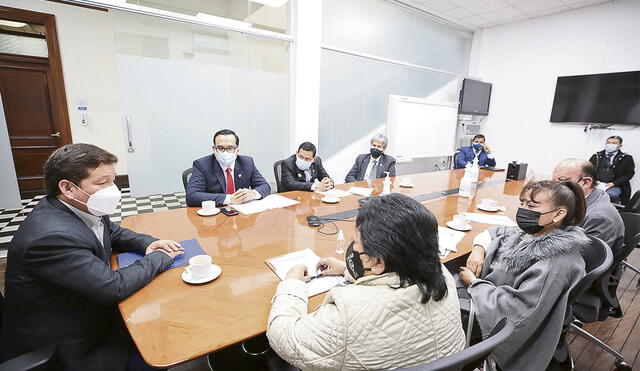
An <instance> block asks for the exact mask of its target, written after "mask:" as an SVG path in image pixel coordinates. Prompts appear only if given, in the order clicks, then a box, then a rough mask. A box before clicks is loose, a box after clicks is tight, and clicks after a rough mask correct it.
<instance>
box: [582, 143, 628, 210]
mask: <svg viewBox="0 0 640 371" xmlns="http://www.w3.org/2000/svg"><path fill="white" fill-rule="evenodd" d="M621 147H622V138H621V137H619V136H617V135H613V136H610V137H609V138H607V142H606V143H605V145H604V149H603V150H602V151H600V152H596V153H594V154H593V156H591V158H590V159H589V162H591V163H592V164H593V166H594V167H595V169H596V178H597V181H598V183H599V184H598V188H600V187H602V189H604V190H606V192H607V194H608V195H609V197H610V198H611V202H621V203H622V204H626V203H627V201H629V197H631V184H630V183H629V181H630V180H631V178H633V175H634V174H635V168H636V165H635V164H634V163H633V157H631V155H630V154H628V153H625V152H622V151H621V150H620V148H621Z"/></svg>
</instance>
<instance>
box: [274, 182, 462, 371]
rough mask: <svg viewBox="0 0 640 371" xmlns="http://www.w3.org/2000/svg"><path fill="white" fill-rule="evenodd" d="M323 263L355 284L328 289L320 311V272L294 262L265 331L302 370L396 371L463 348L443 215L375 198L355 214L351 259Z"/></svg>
mask: <svg viewBox="0 0 640 371" xmlns="http://www.w3.org/2000/svg"><path fill="white" fill-rule="evenodd" d="M415 226H420V227H421V228H415ZM316 270H318V271H321V273H320V274H321V275H322V274H323V275H340V274H344V275H345V276H346V277H347V279H348V280H349V281H352V282H353V284H351V285H346V286H339V287H335V288H333V289H331V290H330V291H329V293H328V294H327V296H326V297H325V299H324V302H323V304H322V305H320V306H319V307H318V308H317V309H316V310H315V311H314V312H313V313H308V300H309V298H308V296H309V293H308V288H307V284H306V283H305V282H306V281H309V280H310V279H311V276H315V275H316V272H315V271H314V272H308V271H307V267H306V266H304V265H298V266H295V267H293V268H291V270H289V272H288V273H287V276H286V279H285V280H284V281H282V282H281V283H280V284H279V285H278V287H277V289H276V293H275V296H274V297H273V300H272V303H273V305H272V307H271V312H270V313H269V320H268V328H267V337H268V338H269V344H270V345H271V347H272V348H273V350H274V351H275V352H276V353H277V354H278V355H279V356H280V357H282V358H283V359H284V360H285V361H287V362H289V363H291V364H293V365H295V366H296V367H299V368H301V369H302V370H391V369H396V368H400V367H408V366H414V365H418V364H422V363H426V362H429V361H432V360H436V359H438V358H441V357H445V356H447V355H451V354H454V353H457V352H459V351H461V350H462V349H463V348H464V345H465V338H464V332H463V330H462V323H461V318H460V306H459V302H458V295H457V293H456V287H455V281H454V279H453V277H452V276H451V274H450V273H449V272H448V271H447V269H446V268H445V267H444V266H443V265H442V264H441V263H440V259H439V258H438V221H437V219H436V218H435V216H434V215H433V214H432V213H431V212H430V211H429V210H428V209H427V208H426V207H425V206H424V205H422V204H420V203H419V202H418V201H416V200H413V199H411V198H409V197H407V196H405V195H402V194H398V193H392V194H389V195H386V196H382V197H374V198H373V199H372V200H371V201H370V202H368V203H367V204H365V205H364V206H362V208H361V209H360V211H359V213H358V216H357V219H356V231H355V233H354V235H353V241H352V242H351V244H350V245H349V247H348V248H347V250H346V256H345V260H344V261H340V260H338V259H335V258H324V259H320V260H319V261H318V263H317V266H316Z"/></svg>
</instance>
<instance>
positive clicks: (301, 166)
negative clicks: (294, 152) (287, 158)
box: [296, 156, 311, 171]
mask: <svg viewBox="0 0 640 371" xmlns="http://www.w3.org/2000/svg"><path fill="white" fill-rule="evenodd" d="M296 166H297V167H298V169H300V170H302V171H305V170H308V169H309V167H311V162H307V161H305V160H301V159H300V157H298V156H296Z"/></svg>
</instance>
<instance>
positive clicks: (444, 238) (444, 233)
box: [438, 226, 464, 259]
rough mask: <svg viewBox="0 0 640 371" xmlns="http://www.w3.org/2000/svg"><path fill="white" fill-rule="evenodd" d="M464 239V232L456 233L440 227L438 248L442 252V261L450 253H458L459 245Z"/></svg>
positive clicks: (440, 253) (440, 254)
mask: <svg viewBox="0 0 640 371" xmlns="http://www.w3.org/2000/svg"><path fill="white" fill-rule="evenodd" d="M463 237H464V232H459V231H454V230H453V229H449V228H443V227H440V226H439V227H438V247H439V248H440V251H439V253H438V255H439V256H440V259H443V258H445V257H446V256H447V255H448V254H449V252H450V251H453V252H456V251H458V248H457V247H456V246H458V243H459V242H460V241H461V240H462V238H463Z"/></svg>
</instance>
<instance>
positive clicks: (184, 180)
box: [182, 167, 193, 191]
mask: <svg viewBox="0 0 640 371" xmlns="http://www.w3.org/2000/svg"><path fill="white" fill-rule="evenodd" d="M192 171H193V168H191V167H190V168H188V169H187V170H185V171H183V172H182V185H184V190H185V191H186V190H187V184H188V183H189V179H191V172H192Z"/></svg>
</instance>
